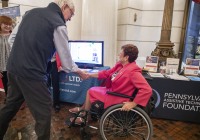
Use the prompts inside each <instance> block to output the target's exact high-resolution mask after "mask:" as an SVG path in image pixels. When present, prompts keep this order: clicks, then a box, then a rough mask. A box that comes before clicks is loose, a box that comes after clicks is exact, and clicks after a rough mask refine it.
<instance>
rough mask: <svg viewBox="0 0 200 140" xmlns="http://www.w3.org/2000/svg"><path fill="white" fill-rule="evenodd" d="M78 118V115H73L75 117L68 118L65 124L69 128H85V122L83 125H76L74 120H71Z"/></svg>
mask: <svg viewBox="0 0 200 140" xmlns="http://www.w3.org/2000/svg"><path fill="white" fill-rule="evenodd" d="M77 117H78V116H77V115H73V116H71V117H69V118H67V119H66V121H65V124H66V125H68V126H69V127H76V126H82V127H83V126H85V125H86V124H85V122H84V121H83V122H81V123H75V121H74V120H73V121H71V120H70V118H77Z"/></svg>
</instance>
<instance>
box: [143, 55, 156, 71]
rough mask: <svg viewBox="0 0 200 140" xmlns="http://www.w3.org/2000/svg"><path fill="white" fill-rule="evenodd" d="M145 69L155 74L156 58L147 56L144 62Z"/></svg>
mask: <svg viewBox="0 0 200 140" xmlns="http://www.w3.org/2000/svg"><path fill="white" fill-rule="evenodd" d="M145 69H146V70H148V71H149V72H157V69H158V56H147V57H146V62H145Z"/></svg>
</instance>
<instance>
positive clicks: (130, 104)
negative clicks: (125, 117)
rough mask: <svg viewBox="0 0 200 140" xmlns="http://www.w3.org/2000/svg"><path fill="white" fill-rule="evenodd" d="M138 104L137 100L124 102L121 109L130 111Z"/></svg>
mask: <svg viewBox="0 0 200 140" xmlns="http://www.w3.org/2000/svg"><path fill="white" fill-rule="evenodd" d="M136 106H137V104H136V103H135V102H124V105H123V106H122V108H121V110H122V111H129V110H131V109H132V108H134V107H136Z"/></svg>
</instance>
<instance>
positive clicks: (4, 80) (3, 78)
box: [1, 71, 8, 95]
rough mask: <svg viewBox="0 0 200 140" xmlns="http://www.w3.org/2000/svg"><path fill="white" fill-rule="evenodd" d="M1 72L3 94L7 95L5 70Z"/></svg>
mask: <svg viewBox="0 0 200 140" xmlns="http://www.w3.org/2000/svg"><path fill="white" fill-rule="evenodd" d="M1 74H2V75H3V77H2V83H3V86H4V90H5V94H6V95H7V91H8V78H7V71H3V72H1Z"/></svg>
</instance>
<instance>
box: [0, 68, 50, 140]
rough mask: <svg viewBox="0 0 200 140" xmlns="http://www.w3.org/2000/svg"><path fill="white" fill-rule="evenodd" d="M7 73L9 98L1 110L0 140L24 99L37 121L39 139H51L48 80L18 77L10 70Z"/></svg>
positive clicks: (36, 130) (36, 127) (36, 129)
mask: <svg viewBox="0 0 200 140" xmlns="http://www.w3.org/2000/svg"><path fill="white" fill-rule="evenodd" d="M7 75H8V94H7V100H6V104H5V105H4V106H3V108H2V109H1V110H0V140H3V137H4V135H5V133H6V131H7V129H8V125H9V123H10V121H11V120H12V118H13V117H14V116H15V115H16V113H17V112H18V110H19V108H20V106H21V105H22V103H23V102H24V100H25V101H26V104H27V106H28V107H29V109H30V112H31V114H32V115H33V118H34V119H35V121H36V124H35V132H36V134H37V136H38V140H49V139H50V126H51V108H52V100H51V95H50V90H49V87H48V84H47V82H46V81H36V80H30V79H26V78H22V77H18V76H16V75H13V74H10V73H9V72H8V73H7Z"/></svg>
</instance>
